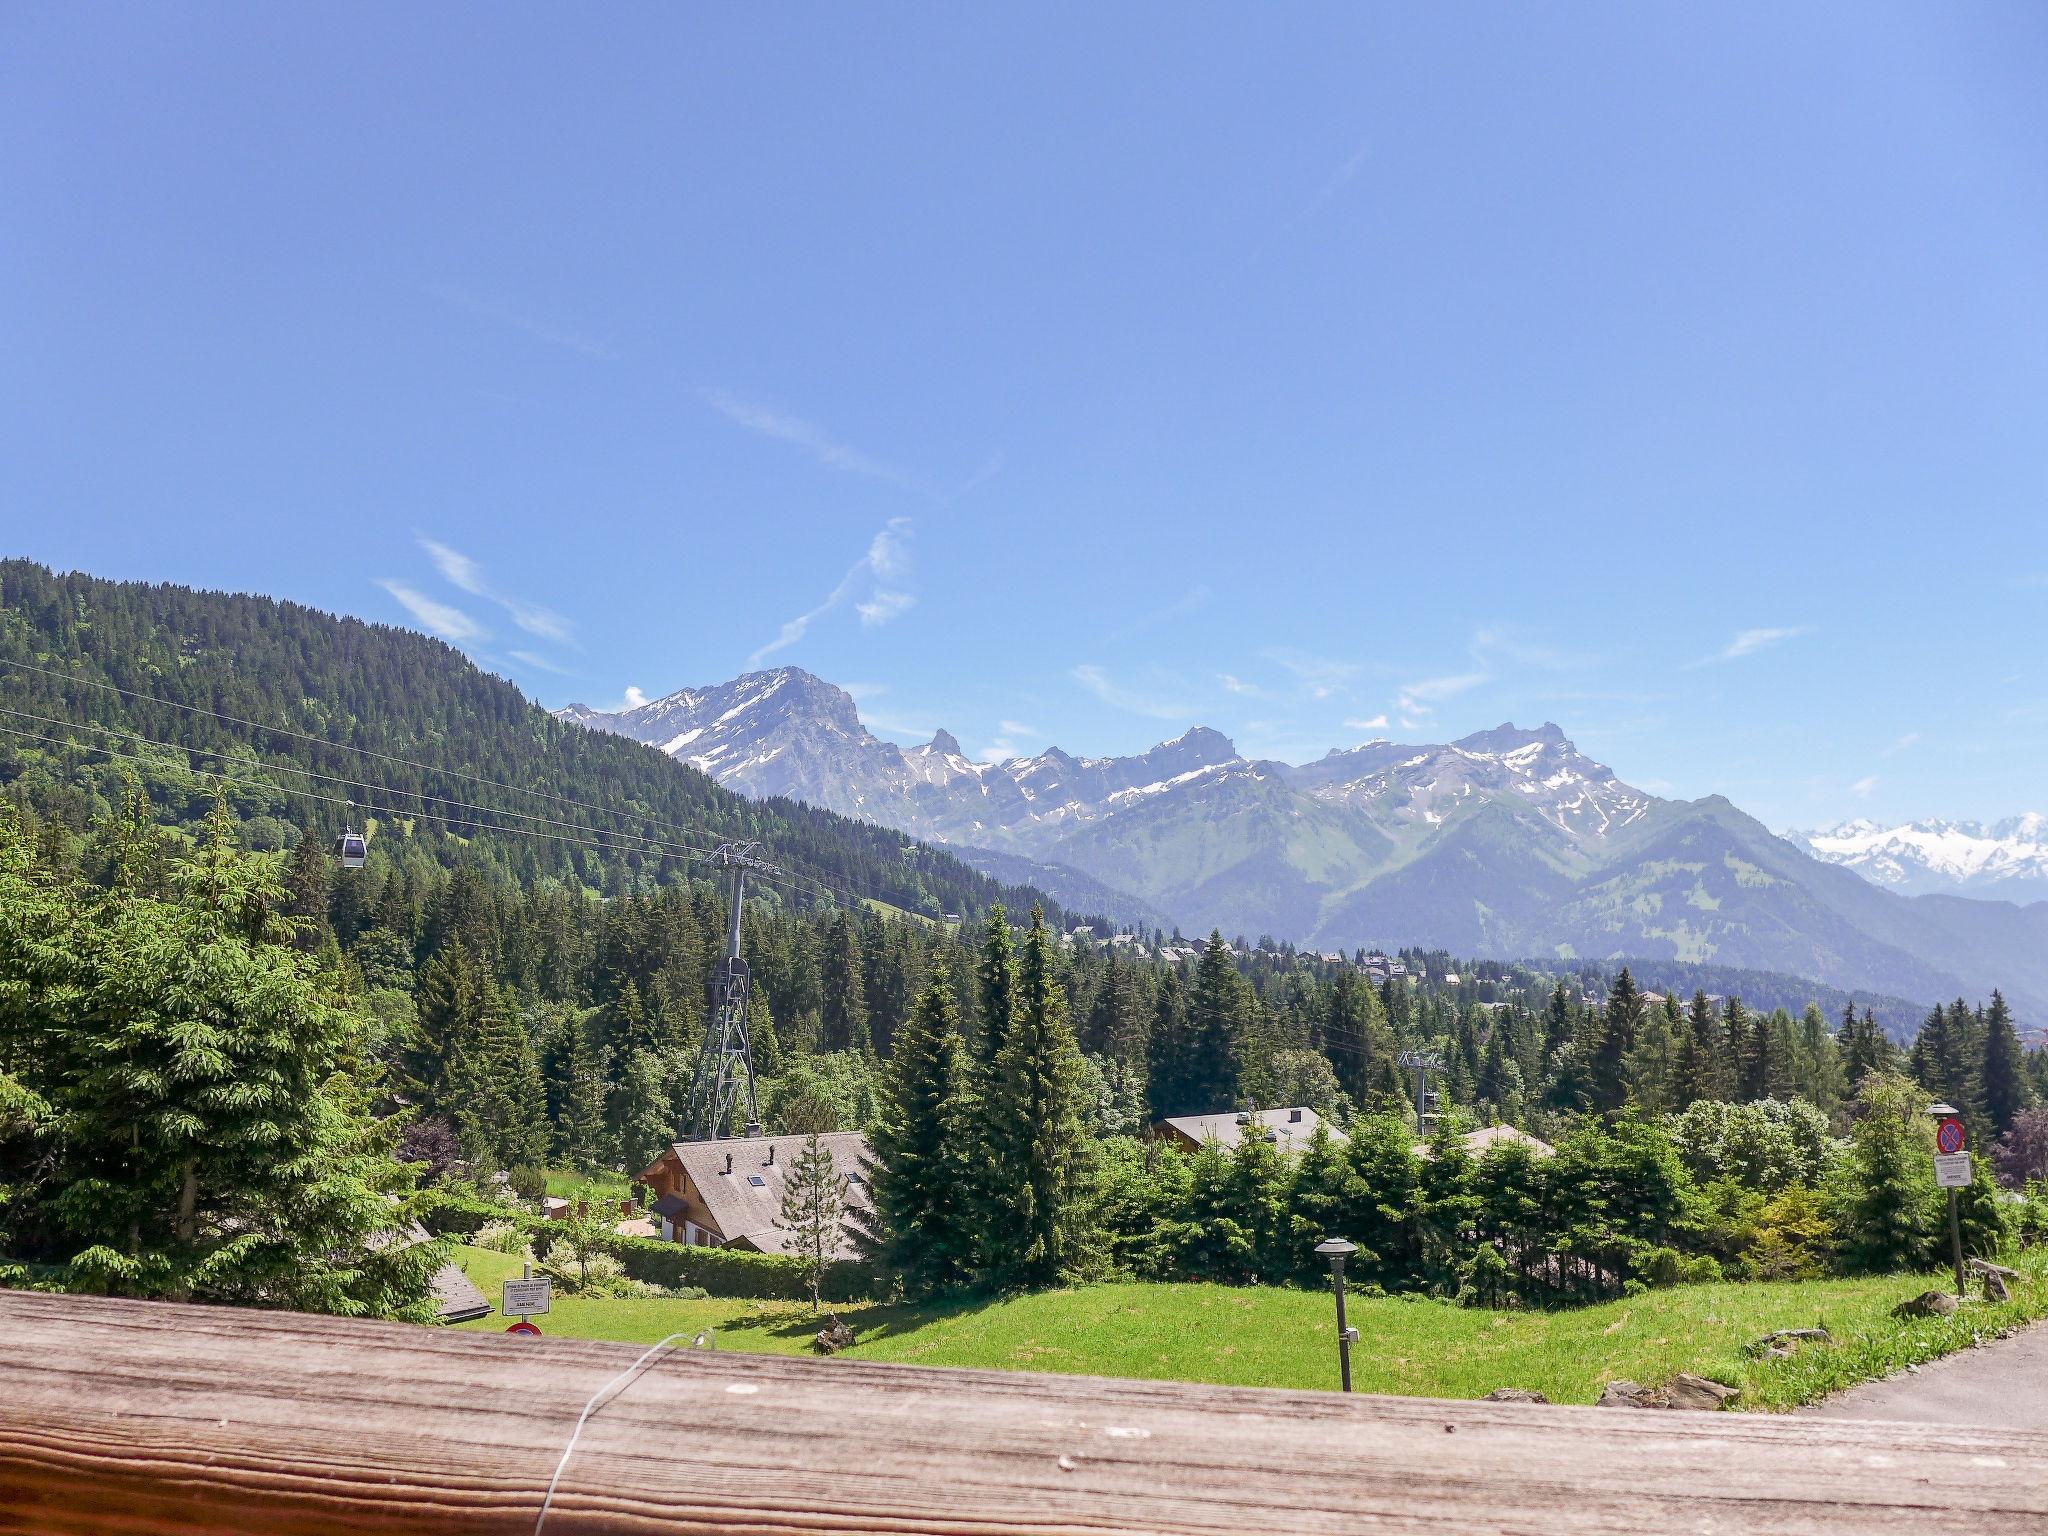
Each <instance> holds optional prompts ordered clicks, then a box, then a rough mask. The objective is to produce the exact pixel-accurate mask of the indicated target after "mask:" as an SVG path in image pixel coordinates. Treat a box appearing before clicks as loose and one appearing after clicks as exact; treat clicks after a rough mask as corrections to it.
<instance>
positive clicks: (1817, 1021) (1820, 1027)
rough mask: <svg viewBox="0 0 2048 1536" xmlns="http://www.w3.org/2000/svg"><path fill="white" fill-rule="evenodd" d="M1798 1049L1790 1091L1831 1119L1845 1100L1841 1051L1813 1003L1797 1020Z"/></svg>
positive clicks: (1815, 1004)
mask: <svg viewBox="0 0 2048 1536" xmlns="http://www.w3.org/2000/svg"><path fill="white" fill-rule="evenodd" d="M1798 1047H1799V1048H1798V1056H1797V1059H1796V1061H1795V1063H1794V1066H1793V1070H1792V1091H1793V1092H1794V1093H1796V1094H1797V1095H1799V1097H1800V1098H1802V1099H1805V1100H1806V1101H1807V1103H1809V1104H1811V1105H1813V1106H1814V1107H1815V1108H1817V1109H1819V1110H1820V1111H1821V1113H1823V1114H1825V1115H1827V1116H1828V1117H1829V1118H1830V1119H1833V1118H1834V1117H1835V1116H1836V1115H1837V1114H1839V1113H1840V1112H1841V1108H1842V1101H1843V1099H1844V1098H1846V1097H1847V1091H1848V1079H1847V1075H1846V1074H1845V1073H1844V1071H1843V1069H1842V1053H1841V1049H1840V1047H1838V1046H1837V1045H1836V1043H1835V1037H1834V1035H1833V1034H1832V1033H1830V1032H1829V1030H1828V1021H1827V1017H1826V1016H1825V1015H1824V1014H1823V1013H1822V1012H1821V1011H1820V1005H1819V1004H1817V1003H1808V1004H1807V1005H1806V1013H1805V1014H1804V1016H1803V1017H1802V1018H1801V1019H1800V1021H1799V1035H1798Z"/></svg>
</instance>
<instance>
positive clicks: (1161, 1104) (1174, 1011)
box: [1146, 970, 1193, 1120]
mask: <svg viewBox="0 0 2048 1536" xmlns="http://www.w3.org/2000/svg"><path fill="white" fill-rule="evenodd" d="M1189 1061H1190V1056H1189V1052H1188V1008H1187V989H1186V988H1185V987H1184V986H1183V985H1182V984H1181V979H1180V972H1179V971H1177V970H1172V971H1168V972H1167V973H1166V974H1165V975H1164V976H1162V977H1160V979H1159V991H1158V993H1157V994H1156V995H1155V997H1154V998H1153V1003H1152V1028H1151V1032H1150V1034H1149V1035H1148V1037H1147V1039H1146V1101H1147V1103H1148V1104H1149V1105H1150V1106H1151V1112H1152V1116H1153V1118H1154V1119H1156V1120H1163V1119H1165V1118H1167V1117H1168V1116H1169V1115H1185V1114H1187V1113H1189V1111H1190V1110H1191V1109H1192V1108H1193V1100H1192V1098H1191V1096H1190V1093H1189V1081H1188V1065H1189Z"/></svg>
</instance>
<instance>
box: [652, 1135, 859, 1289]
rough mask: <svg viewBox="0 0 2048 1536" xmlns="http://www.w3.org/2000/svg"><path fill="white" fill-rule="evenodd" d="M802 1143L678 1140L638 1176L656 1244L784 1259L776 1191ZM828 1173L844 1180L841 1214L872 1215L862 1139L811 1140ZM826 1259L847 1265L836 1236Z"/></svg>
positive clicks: (791, 1139)
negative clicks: (648, 1198)
mask: <svg viewBox="0 0 2048 1536" xmlns="http://www.w3.org/2000/svg"><path fill="white" fill-rule="evenodd" d="M807 1140H808V1138H807V1137H803V1136H730V1137H726V1138H725V1139H723V1140H721V1141H679V1142H677V1143H676V1144H675V1145H674V1146H672V1147H670V1148H669V1149H668V1150H667V1151H666V1152H664V1153H662V1154H661V1156H660V1157H658V1158H656V1159H655V1160H654V1164H653V1166H652V1167H650V1168H648V1169H647V1170H646V1171H645V1172H643V1173H642V1174H641V1175H640V1182H641V1183H642V1184H645V1185H646V1186H647V1187H648V1188H649V1189H651V1190H653V1191H654V1196H655V1198H654V1200H653V1202H652V1203H651V1204H650V1205H649V1207H648V1210H649V1212H650V1213H651V1214H652V1215H653V1217H654V1219H655V1220H656V1221H657V1222H658V1223H659V1235H660V1237H661V1239H662V1241H664V1242H671V1243H689V1244H691V1245H692V1246H694V1247H698V1248H749V1249H752V1250H753V1251H754V1252H756V1253H788V1252H789V1251H790V1241H789V1234H788V1233H787V1232H785V1231H784V1230H783V1227H782V1192H783V1184H784V1179H785V1177H786V1175H787V1174H788V1172H789V1166H790V1164H791V1162H792V1161H794V1159H795V1158H796V1156H797V1154H799V1153H800V1152H802V1151H803V1149H804V1143H805V1142H806V1141H807ZM818 1141H819V1143H820V1145H822V1146H823V1147H824V1148H825V1150H826V1151H827V1152H828V1153H829V1154H830V1155H831V1158H832V1167H833V1169H834V1170H835V1171H836V1172H837V1173H838V1174H839V1176H840V1177H841V1178H843V1179H845V1180H846V1207H847V1210H848V1212H849V1213H852V1212H865V1211H869V1210H872V1209H873V1208H874V1198H873V1195H872V1193H871V1191H870V1189H869V1185H868V1180H869V1177H870V1172H871V1170H870V1168H869V1162H868V1139H867V1137H865V1136H863V1135H862V1134H861V1133H860V1132H859V1131H828V1132H827V1133H825V1134H824V1135H822V1136H820V1137H819V1138H818ZM832 1256H833V1257H834V1258H842V1259H843V1258H851V1257H852V1256H853V1250H852V1247H851V1244H850V1241H849V1234H848V1233H846V1232H843V1231H842V1232H841V1233H840V1237H839V1244H838V1247H837V1248H836V1249H835V1250H834V1252H833V1255H832Z"/></svg>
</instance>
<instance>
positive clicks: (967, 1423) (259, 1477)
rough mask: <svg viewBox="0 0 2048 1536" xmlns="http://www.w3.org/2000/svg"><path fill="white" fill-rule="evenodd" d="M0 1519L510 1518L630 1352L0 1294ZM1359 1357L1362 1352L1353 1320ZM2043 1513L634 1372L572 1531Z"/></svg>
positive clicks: (1181, 1420) (671, 1365)
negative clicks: (0, 1345)
mask: <svg viewBox="0 0 2048 1536" xmlns="http://www.w3.org/2000/svg"><path fill="white" fill-rule="evenodd" d="M0 1338H4V1339H5V1340H6V1350H5V1353H4V1357H0V1531H4V1532H33V1533H37V1536H85V1533H93V1536H101V1533H114V1536H163V1533H167V1532H178V1533H188V1532H190V1533H200V1532H204V1533H217V1532H237V1533H255V1536H311V1533H315V1532H318V1533H323V1536H324V1533H328V1532H334V1531H340V1530H347V1531H369V1532H419V1533H441V1532H454V1531H462V1532H479V1533H501V1532H502V1533H506V1536H512V1533H525V1532H530V1531H531V1530H532V1529H533V1524H534V1518H535V1515H536V1513H537V1511H538V1509H539V1504H540V1497H541V1492H542V1490H543V1489H544V1488H545V1487H546V1485H547V1480H548V1478H549V1476H550V1474H551V1473H552V1472H553V1470H554V1466H555V1462H556V1460H557V1458H558V1457H559V1456H560V1453H561V1449H562V1446H563V1444H564V1443H565V1441H566V1440H567V1438H568V1435H569V1431H570V1428H571V1426H572V1425H573V1424H574V1422H575V1419H576V1415H577V1413H578V1412H579V1411H580V1409H581V1408H582V1405H583V1403H584V1401H585V1399H586V1398H587V1397H588V1396H589V1395H590V1393H591V1392H593V1391H594V1390H596V1388H597V1387H599V1386H600V1385H601V1384H603V1383H604V1382H605V1381H606V1380H607V1379H608V1378H610V1377H611V1376H612V1375H614V1374H616V1373H617V1372H618V1371H619V1370H620V1369H622V1368H623V1367H624V1366H625V1365H626V1364H628V1363H629V1362H630V1361H631V1360H632V1359H633V1358H634V1356H635V1355H636V1354H637V1353H638V1350H637V1348H635V1347H634V1346H630V1345H616V1344H597V1343H586V1342H579V1341H573V1340H556V1339H513V1338H506V1337H503V1336H496V1335H489V1334H468V1333H453V1332H447V1331H442V1330H433V1329H418V1328H406V1327H400V1326H394V1325H385V1324H369V1323H347V1322H341V1321H337V1320H333V1319H325V1318H311V1317H299V1316H293V1315H289V1314H279V1313H250V1312H239V1311H228V1310H219V1309H209V1308H196V1307H174V1306H167V1305H159V1304H153V1303H143V1302H110V1301H93V1300H87V1299H82V1298H71V1297H54V1296H33V1295H24V1294H19V1293H14V1294H8V1293H0ZM1368 1347H1370V1343H1369V1341H1368ZM1373 1528H1385V1529H1390V1530H1399V1531H1415V1532H1452V1531H1455V1532H1458V1533H1461V1536H1465V1533H1474V1532H1486V1531H1515V1532H1523V1531H1526V1532H1538V1531H1540V1532H1545V1533H1554V1532H1558V1531H1573V1532H1628V1533H1631V1536H1636V1533H1640V1532H1642V1531H1644V1530H1655V1531H1659V1532H1682V1531H1700V1532H1730V1531H1774V1532H1780V1531H1782V1532H1812V1533H1838V1532H1839V1533H1848V1532H1856V1533H1869V1532H1907V1531H1912V1532H1920V1531H1935V1530H1941V1531H1944V1532H1947V1533H1953V1532H1954V1531H1955V1530H1957V1529H1999V1528H2003V1529H2011V1530H2040V1529H2048V1433H2041V1432H2015V1431H2005V1430H1995V1429H1973V1428H1950V1429H1934V1428H1926V1427H1922V1426H1913V1425H1894V1424H1886V1425H1878V1424H1857V1423H1848V1422H1837V1421H1820V1420H1812V1419H1797V1420H1795V1419H1784V1418H1765V1417H1760V1416H1747V1415H1734V1414H1684V1413H1660V1412H1628V1411H1617V1410H1595V1409H1589V1408H1550V1407H1541V1406H1529V1405H1522V1404H1511V1403H1499V1404H1496V1403H1441V1402H1429V1401H1422V1400H1413V1399H1401V1398H1373V1397H1354V1398H1348V1399H1347V1398H1344V1397H1341V1396H1338V1395H1336V1394H1334V1393H1331V1394H1322V1393H1301V1392H1279V1391H1258V1390H1250V1389H1231V1388H1211V1387H1196V1386H1187V1385H1181V1384H1175V1383H1164V1382H1136V1381H1106V1380H1100V1379H1096V1378H1084V1377H1063V1376H1033V1375H1022V1374H1009V1373H999V1372H986V1371H950V1370H935V1369H926V1368H921V1367H911V1366H889V1365H877V1364H871V1363H867V1362H860V1361H847V1360H833V1361H807V1360H787V1359H778V1358H774V1357H769V1356H758V1355H752V1356H749V1355H737V1354H689V1353H682V1354H675V1355H668V1356H664V1357H661V1358H659V1359H657V1360H656V1361H655V1362H654V1363H653V1364H652V1365H651V1366H650V1367H649V1368H648V1370H647V1371H646V1372H645V1373H644V1374H643V1375H642V1376H640V1377H639V1378H637V1379H636V1380H634V1381H633V1383H632V1384H631V1385H630V1386H628V1387H627V1388H626V1389H625V1390H624V1391H623V1392H622V1393H621V1394H620V1395H619V1396H618V1397H617V1398H616V1399H614V1400H613V1401H612V1402H610V1403H609V1405H608V1406H606V1407H605V1408H603V1409H602V1410H601V1411H600V1412H599V1413H597V1414H596V1415H595V1416H594V1417H593V1418H592V1419H591V1421H590V1424H589V1427H588V1428H586V1430H585V1431H584V1436H583V1440H582V1443H581V1445H580V1446H579V1448H578V1450H577V1452H576V1456H575V1459H574V1460H573V1461H572V1462H571V1464H570V1469H569V1472H568V1475H567V1476H566V1478H565V1479H564V1482H563V1486H562V1490H561V1492H560V1493H558V1494H557V1497H556V1502H555V1507H554V1510H553V1512H552V1513H551V1514H550V1516H549V1520H548V1531H549V1532H550V1533H554V1536H569V1533H591V1532H654V1531H663V1532H670V1531H701V1532H718V1533H727V1536H737V1533H768V1532H799V1531H800V1532H809V1533H817V1532H864V1531H910V1532H930V1533H941V1532H976V1533H1008V1532H1019V1533H1022V1532H1032V1533H1041V1536H1043V1533H1057V1532H1075V1533H1084V1532H1086V1533H1094V1532H1104V1531H1133V1532H1158V1531H1184V1532H1215V1533H1229V1536H1241V1533H1243V1532H1245V1531H1247V1530H1259V1531H1284V1532H1288V1533H1290V1536H1291V1533H1303V1536H1313V1533H1323V1532H1330V1533H1335V1532H1356V1531H1361V1530H1369V1529H1373Z"/></svg>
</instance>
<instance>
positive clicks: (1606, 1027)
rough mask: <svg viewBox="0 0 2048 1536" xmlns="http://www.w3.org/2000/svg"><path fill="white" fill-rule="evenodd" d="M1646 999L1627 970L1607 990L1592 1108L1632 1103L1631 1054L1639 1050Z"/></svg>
mask: <svg viewBox="0 0 2048 1536" xmlns="http://www.w3.org/2000/svg"><path fill="white" fill-rule="evenodd" d="M1642 1017H1643V998H1642V993H1641V992H1639V991H1638V990H1637V989H1636V979H1635V977H1633V976H1631V975H1630V974H1629V969H1628V967H1627V966H1625V965H1624V966H1623V967H1622V968H1621V974H1620V975H1619V976H1617V977H1615V978H1614V985H1613V986H1611V987H1609V988H1608V989H1607V1007H1606V1008H1605V1010H1603V1012H1602V1014H1601V1017H1600V1032H1599V1035H1598V1036H1597V1038H1596V1040H1595V1043H1594V1048H1593V1054H1592V1059H1591V1061H1590V1062H1589V1063H1588V1066H1589V1073H1590V1083H1589V1087H1590V1090H1591V1103H1592V1107H1593V1108H1594V1109H1596V1110H1609V1109H1619V1108H1621V1106H1622V1104H1623V1103H1625V1102H1626V1101H1627V1099H1628V1053H1629V1052H1630V1051H1631V1050H1633V1049H1634V1048H1635V1043H1636V1031H1637V1030H1638V1028H1640V1026H1641V1024H1642Z"/></svg>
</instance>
